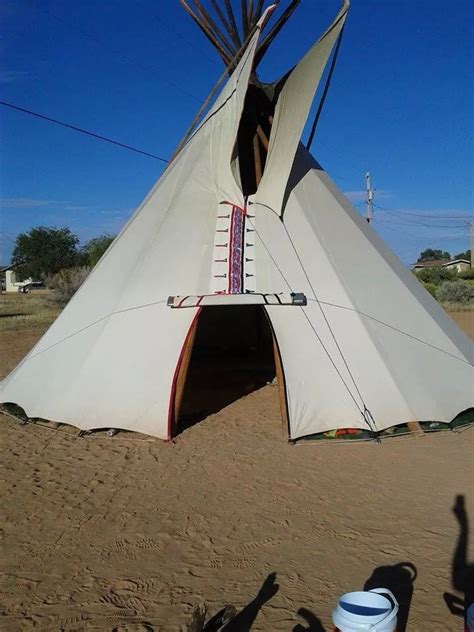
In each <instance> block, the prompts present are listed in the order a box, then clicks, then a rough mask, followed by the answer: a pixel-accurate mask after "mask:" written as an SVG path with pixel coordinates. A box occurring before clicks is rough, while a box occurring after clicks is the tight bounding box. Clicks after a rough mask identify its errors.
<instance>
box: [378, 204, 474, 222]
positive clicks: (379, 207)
mask: <svg viewBox="0 0 474 632" xmlns="http://www.w3.org/2000/svg"><path fill="white" fill-rule="evenodd" d="M374 206H376V207H377V208H378V209H380V210H381V211H387V213H396V214H397V215H410V216H413V217H427V218H430V219H440V220H451V219H469V218H470V217H472V215H429V214H425V213H412V212H411V211H397V210H395V209H393V208H387V207H386V206H380V204H374Z"/></svg>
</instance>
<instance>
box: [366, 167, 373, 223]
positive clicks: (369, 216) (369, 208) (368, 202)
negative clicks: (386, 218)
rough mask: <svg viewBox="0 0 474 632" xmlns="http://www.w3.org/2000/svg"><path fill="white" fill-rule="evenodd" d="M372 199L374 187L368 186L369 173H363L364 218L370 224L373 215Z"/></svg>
mask: <svg viewBox="0 0 474 632" xmlns="http://www.w3.org/2000/svg"><path fill="white" fill-rule="evenodd" d="M373 199H374V189H372V187H371V186H370V173H369V172H368V171H367V173H366V174H365V219H366V220H367V223H368V224H370V220H371V219H372V215H373V208H372V202H373Z"/></svg>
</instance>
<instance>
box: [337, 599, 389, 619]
mask: <svg viewBox="0 0 474 632" xmlns="http://www.w3.org/2000/svg"><path fill="white" fill-rule="evenodd" d="M392 609H393V606H392V604H391V602H390V601H389V600H388V599H387V598H386V597H384V596H383V595H380V594H378V593H373V592H369V591H357V592H350V593H346V594H345V595H342V597H340V598H339V602H338V611H339V614H340V615H341V616H342V617H344V618H348V619H350V620H351V621H353V622H359V623H378V622H380V621H382V620H383V619H385V618H386V617H387V615H388V614H390V612H391V611H392Z"/></svg>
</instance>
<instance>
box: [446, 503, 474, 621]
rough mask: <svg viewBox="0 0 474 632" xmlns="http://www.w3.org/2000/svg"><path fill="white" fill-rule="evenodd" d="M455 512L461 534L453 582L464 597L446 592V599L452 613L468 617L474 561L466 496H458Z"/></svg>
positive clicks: (473, 596) (473, 587)
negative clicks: (470, 557) (470, 552)
mask: <svg viewBox="0 0 474 632" xmlns="http://www.w3.org/2000/svg"><path fill="white" fill-rule="evenodd" d="M453 513H454V515H455V516H456V518H457V521H458V524H459V535H458V541H457V544H456V548H455V549H454V554H453V561H452V565H451V584H452V587H453V588H454V590H457V591H458V592H460V593H462V595H463V598H459V597H457V596H456V595H452V594H451V593H447V592H445V593H444V594H443V598H444V601H445V603H446V605H447V606H448V608H449V611H450V612H451V614H452V615H454V616H457V617H462V618H463V619H464V620H465V619H466V614H467V609H468V608H469V606H470V605H471V604H473V603H474V563H472V562H471V563H469V562H468V559H467V552H468V543H469V542H468V539H469V518H468V515H467V512H466V506H465V498H464V496H456V501H455V503H454V507H453Z"/></svg>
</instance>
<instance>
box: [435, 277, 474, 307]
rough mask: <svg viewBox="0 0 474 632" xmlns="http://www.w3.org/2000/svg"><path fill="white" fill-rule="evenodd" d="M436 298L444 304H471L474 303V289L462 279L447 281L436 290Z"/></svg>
mask: <svg viewBox="0 0 474 632" xmlns="http://www.w3.org/2000/svg"><path fill="white" fill-rule="evenodd" d="M436 298H437V299H438V301H441V302H442V303H470V302H471V301H474V287H473V286H472V285H471V284H470V283H468V282H467V281H463V280H462V279H460V280H458V281H445V282H444V283H442V284H441V285H440V286H439V287H438V288H437V289H436Z"/></svg>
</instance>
